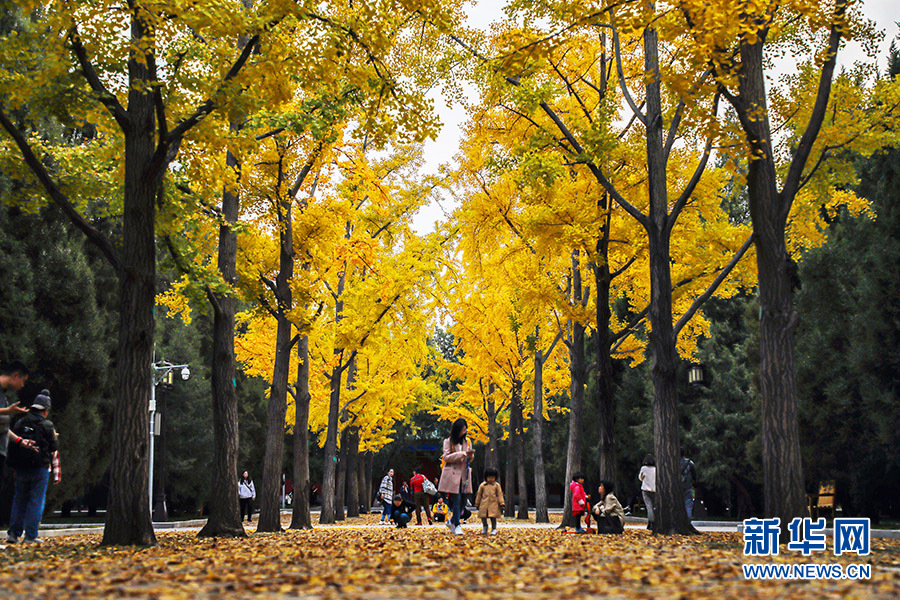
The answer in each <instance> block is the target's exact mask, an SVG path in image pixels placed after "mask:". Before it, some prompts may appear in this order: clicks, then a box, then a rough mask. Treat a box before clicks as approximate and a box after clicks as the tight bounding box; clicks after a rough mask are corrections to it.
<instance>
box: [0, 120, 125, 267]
mask: <svg viewBox="0 0 900 600" xmlns="http://www.w3.org/2000/svg"><path fill="white" fill-rule="evenodd" d="M0 125H2V126H3V129H5V130H6V132H7V133H8V134H9V135H10V137H11V138H12V139H13V141H14V142H15V143H16V145H17V146H18V147H19V151H20V152H21V153H22V158H23V159H24V160H25V164H26V165H28V167H29V168H30V169H31V171H32V172H33V173H34V175H35V177H37V180H38V181H39V182H40V184H41V185H42V186H43V188H44V190H45V191H46V192H47V195H48V196H50V199H51V200H53V202H55V203H56V204H57V205H58V206H59V207H60V208H61V209H62V211H63V213H65V215H66V216H67V217H68V218H69V220H70V221H72V223H73V224H74V225H75V227H77V228H78V229H80V230H81V231H82V233H84V234H85V235H86V236H87V238H88V240H90V242H91V243H92V244H94V245H95V246H97V248H99V249H100V252H102V253H103V256H105V257H106V260H107V261H109V264H110V265H111V266H112V268H113V269H114V270H115V271H116V274H119V275H120V274H121V272H122V262H121V259H120V258H119V253H118V251H117V250H116V248H115V247H114V246H113V244H112V242H111V241H110V240H109V238H108V237H106V236H105V235H103V234H102V233H101V232H100V231H99V230H98V229H97V228H96V227H94V226H93V225H91V223H89V222H88V220H87V219H85V218H84V217H83V216H82V215H81V213H79V212H78V210H77V209H76V208H75V206H74V205H73V204H72V203H71V202H70V201H69V198H68V197H67V196H66V195H65V194H63V192H62V190H60V189H59V187H58V186H57V185H56V182H54V181H53V178H52V177H50V173H48V172H47V169H46V168H45V167H44V165H43V163H42V162H41V161H40V160H39V159H38V157H37V156H35V154H34V152H33V151H32V150H31V146H30V145H29V144H28V140H26V139H25V136H24V135H23V134H22V132H21V131H19V129H18V128H17V127H16V126H15V125H13V123H12V121H10V120H9V118H7V116H6V113H5V112H4V111H3V107H2V105H0Z"/></svg>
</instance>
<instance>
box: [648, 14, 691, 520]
mask: <svg viewBox="0 0 900 600" xmlns="http://www.w3.org/2000/svg"><path fill="white" fill-rule="evenodd" d="M657 50H658V37H657V32H656V30H655V29H654V28H652V27H648V28H647V29H645V30H644V65H645V71H646V72H647V73H649V74H650V76H649V77H648V78H647V83H646V90H647V93H646V98H647V101H646V105H647V123H648V124H649V126H648V127H647V173H648V182H649V192H650V223H649V227H648V231H647V234H648V236H649V249H650V325H651V332H650V347H651V352H652V362H651V368H650V372H651V376H652V380H653V417H654V419H653V432H654V450H655V453H656V473H657V476H656V497H657V499H658V500H659V507H658V508H657V509H656V515H655V518H656V528H655V529H654V533H656V534H663V535H668V534H690V533H697V531H696V530H695V529H694V527H693V526H692V525H691V522H690V520H689V519H688V516H687V511H686V510H685V507H684V497H683V494H682V490H681V476H680V473H681V469H680V452H679V450H680V445H679V424H678V395H677V390H676V371H675V365H676V361H677V355H676V354H677V353H676V349H675V330H674V326H673V324H672V275H671V271H670V269H671V266H670V265H671V260H670V258H671V254H670V249H669V228H668V216H669V215H668V200H667V199H668V196H667V190H666V164H665V156H664V152H663V135H664V134H663V120H662V102H661V99H660V78H659V57H658V54H657Z"/></svg>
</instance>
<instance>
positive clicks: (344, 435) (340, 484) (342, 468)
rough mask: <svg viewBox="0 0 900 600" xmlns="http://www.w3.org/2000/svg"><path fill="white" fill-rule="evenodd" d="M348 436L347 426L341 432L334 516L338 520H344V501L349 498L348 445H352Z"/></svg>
mask: <svg viewBox="0 0 900 600" xmlns="http://www.w3.org/2000/svg"><path fill="white" fill-rule="evenodd" d="M348 438H349V432H348V430H347V429H346V428H345V429H344V431H342V432H341V448H340V452H339V453H338V464H337V490H336V491H335V493H334V498H335V504H334V509H335V510H334V518H335V520H336V521H343V520H344V501H345V500H346V499H347V457H348V452H347V447H348V446H349V445H350V442H349V439H348Z"/></svg>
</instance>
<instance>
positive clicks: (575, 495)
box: [569, 472, 588, 533]
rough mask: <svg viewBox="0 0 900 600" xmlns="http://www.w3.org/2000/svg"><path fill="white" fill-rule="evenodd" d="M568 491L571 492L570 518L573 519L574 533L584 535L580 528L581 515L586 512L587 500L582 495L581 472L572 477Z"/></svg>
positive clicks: (583, 494) (582, 481)
mask: <svg viewBox="0 0 900 600" xmlns="http://www.w3.org/2000/svg"><path fill="white" fill-rule="evenodd" d="M569 489H570V490H572V516H573V517H575V533H585V530H584V529H582V527H581V515H583V514H586V513H587V511H588V498H587V494H585V493H584V475H583V474H582V473H581V472H578V473H575V474H574V475H572V483H570V484H569Z"/></svg>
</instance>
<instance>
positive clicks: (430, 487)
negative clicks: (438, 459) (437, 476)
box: [422, 479, 438, 496]
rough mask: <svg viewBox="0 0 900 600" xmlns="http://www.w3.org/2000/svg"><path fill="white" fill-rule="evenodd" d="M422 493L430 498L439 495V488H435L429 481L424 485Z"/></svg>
mask: <svg viewBox="0 0 900 600" xmlns="http://www.w3.org/2000/svg"><path fill="white" fill-rule="evenodd" d="M422 491H423V492H425V493H426V494H428V495H429V496H436V495H437V493H438V491H437V488H436V487H434V484H433V483H431V482H430V481H429V480H427V479H426V480H425V481H424V483H422Z"/></svg>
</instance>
